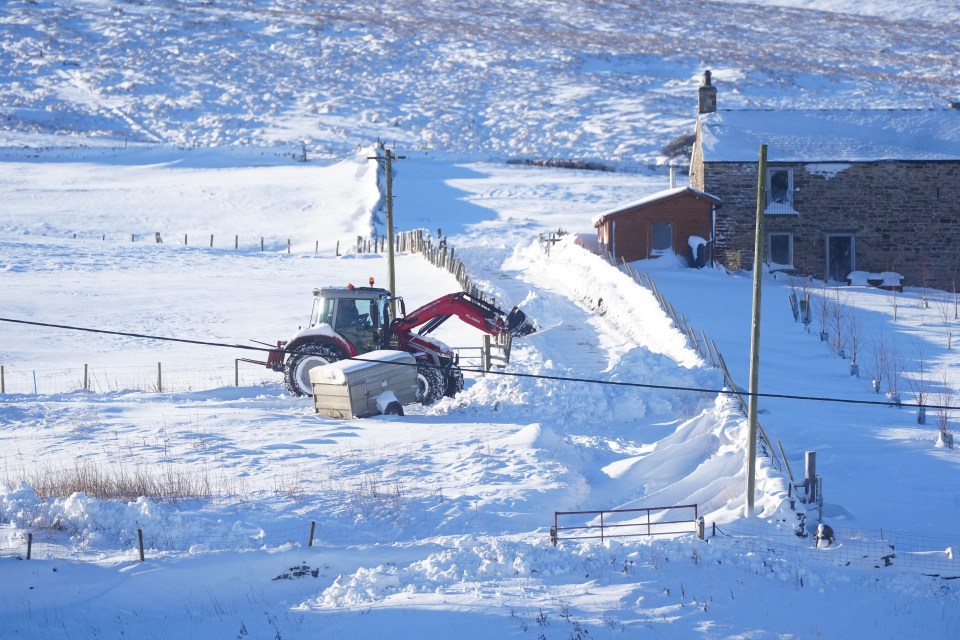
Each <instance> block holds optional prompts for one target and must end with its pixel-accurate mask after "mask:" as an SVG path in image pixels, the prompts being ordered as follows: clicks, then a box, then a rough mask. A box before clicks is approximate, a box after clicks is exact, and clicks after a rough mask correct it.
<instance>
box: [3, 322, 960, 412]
mask: <svg viewBox="0 0 960 640" xmlns="http://www.w3.org/2000/svg"><path fill="white" fill-rule="evenodd" d="M0 322H8V323H11V324H22V325H29V326H34V327H46V328H49V329H64V330H68V331H83V332H86V333H98V334H104V335H111V336H123V337H128V338H142V339H145V340H159V341H162V342H179V343H183V344H195V345H199V346H205V347H221V348H227V349H244V350H247V351H265V352H270V351H282V352H283V353H288V354H290V353H299V351H298V350H297V349H285V348H282V347H267V346H265V347H256V346H252V345H245V344H230V343H225V342H213V341H209V340H193V339H189V338H173V337H170V336H156V335H150V334H146V333H132V332H128V331H111V330H109V329H95V328H92V327H77V326H72V325H66V324H54V323H50V322H38V321H35V320H20V319H16V318H0ZM344 360H356V361H358V362H376V361H375V360H371V359H368V358H363V357H361V356H353V357H347V358H344ZM396 364H402V363H396ZM409 366H416V365H409ZM461 371H464V372H466V373H477V374H481V375H487V374H493V375H498V376H508V377H513V378H529V379H533V380H550V381H554V382H576V383H581V384H599V385H607V386H613V387H628V388H639V389H656V390H661V391H691V392H695V393H709V394H714V395H731V396H739V397H743V398H746V397H750V396H753V397H756V398H772V399H778V400H800V401H804V402H831V403H835V404H853V405H866V406H878V407H911V408H918V407H920V406H923V407H924V408H925V409H946V410H956V409H960V407H955V406H950V405H936V404H923V405H919V404H910V403H903V402H889V401H888V402H883V401H880V400H856V399H853V398H833V397H828V396H802V395H796V394H789V393H766V392H758V393H754V394H751V393H749V392H744V391H736V390H733V389H726V388H723V389H708V388H705V387H687V386H680V385H669V384H652V383H646V382H624V381H619V380H597V379H595V378H580V377H567V376H551V375H544V374H538V373H519V372H516V371H495V370H490V371H487V370H485V369H472V368H462V367H461Z"/></svg>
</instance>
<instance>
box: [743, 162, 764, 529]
mask: <svg viewBox="0 0 960 640" xmlns="http://www.w3.org/2000/svg"><path fill="white" fill-rule="evenodd" d="M758 170H759V175H758V177H757V230H756V234H757V235H756V238H754V244H753V323H752V324H753V331H752V333H751V335H750V399H749V402H748V405H747V406H748V411H747V414H748V420H749V422H750V428H749V432H748V434H747V455H746V465H745V466H746V476H747V486H746V498H747V499H746V506H745V509H744V515H745V516H746V517H748V518H752V517H753V515H754V514H753V511H754V501H755V495H754V494H755V493H756V481H757V431H758V427H757V399H758V398H757V393H758V391H759V390H758V388H757V387H758V380H759V378H760V290H761V284H762V282H763V210H764V209H765V208H766V206H767V194H766V174H767V145H765V144H762V145H760V166H759V168H758Z"/></svg>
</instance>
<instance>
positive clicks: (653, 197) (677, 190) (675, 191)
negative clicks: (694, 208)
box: [593, 186, 721, 227]
mask: <svg viewBox="0 0 960 640" xmlns="http://www.w3.org/2000/svg"><path fill="white" fill-rule="evenodd" d="M687 192H689V193H692V194H694V195H696V196H699V197H703V198H708V199H710V200H713V201H714V202H716V203H717V204H720V202H721V200H720V198H718V197H717V196H714V195H711V194H709V193H706V192H705V191H700V190H699V189H694V188H693V187H691V186H685V187H674V188H672V189H664V190H663V191H657V192H656V193H651V194H650V195H648V196H644V197H642V198H640V199H639V200H636V201H634V202H629V203H627V204H624V205H621V206H619V207H617V208H616V209H610V210H609V211H604V212H603V213H601V214H599V215H597V216H595V217H594V218H593V226H595V227H596V226H597V225H599V224H600V223H602V222H603V221H604V220H606V219H607V218H611V217H613V216H616V215H618V214H621V213H626V212H627V211H632V210H633V209H636V208H638V207H643V206H645V205H648V204H651V203H653V202H657V201H658V200H665V199H667V198H673V197H676V196H678V195H680V194H682V193H687Z"/></svg>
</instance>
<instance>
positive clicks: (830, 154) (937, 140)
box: [700, 109, 960, 162]
mask: <svg viewBox="0 0 960 640" xmlns="http://www.w3.org/2000/svg"><path fill="white" fill-rule="evenodd" d="M700 127H701V139H702V150H703V158H704V161H705V162H741V161H755V160H757V159H758V157H759V152H760V145H761V144H766V145H767V160H768V161H770V162H869V161H877V160H960V110H958V109H923V110H921V109H872V110H852V109H795V110H793V109H788V110H773V109H726V110H724V109H721V110H718V111H717V112H716V113H708V114H704V115H702V116H700Z"/></svg>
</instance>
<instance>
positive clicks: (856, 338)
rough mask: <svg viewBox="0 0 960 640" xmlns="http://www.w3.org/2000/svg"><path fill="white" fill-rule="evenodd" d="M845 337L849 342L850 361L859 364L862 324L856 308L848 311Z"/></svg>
mask: <svg viewBox="0 0 960 640" xmlns="http://www.w3.org/2000/svg"><path fill="white" fill-rule="evenodd" d="M847 337H848V342H849V344H850V362H851V364H859V361H858V358H859V357H860V350H861V349H863V324H862V322H861V320H860V313H859V312H858V311H857V310H856V309H850V311H849V313H848V318H847Z"/></svg>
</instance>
